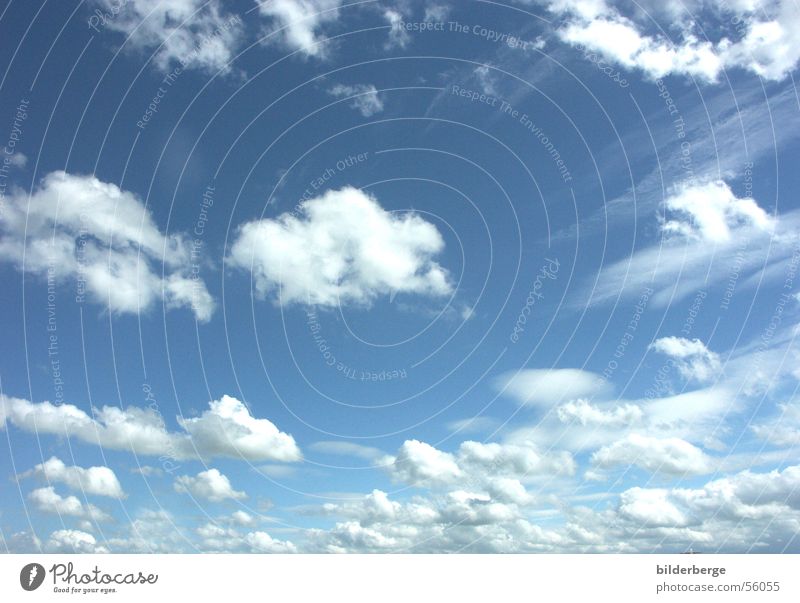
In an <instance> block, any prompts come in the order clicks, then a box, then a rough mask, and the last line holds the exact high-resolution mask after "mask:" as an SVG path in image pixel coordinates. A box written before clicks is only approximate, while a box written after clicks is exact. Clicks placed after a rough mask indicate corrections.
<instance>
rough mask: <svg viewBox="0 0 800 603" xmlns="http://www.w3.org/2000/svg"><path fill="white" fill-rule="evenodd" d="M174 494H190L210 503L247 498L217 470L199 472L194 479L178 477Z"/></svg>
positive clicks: (185, 476) (183, 476) (188, 476)
mask: <svg viewBox="0 0 800 603" xmlns="http://www.w3.org/2000/svg"><path fill="white" fill-rule="evenodd" d="M175 492H179V493H186V494H191V495H192V496H194V497H195V498H205V499H206V500H209V501H211V502H222V501H223V500H241V499H243V498H247V494H245V493H244V492H240V491H237V490H234V489H233V486H231V482H230V480H229V479H228V478H227V477H226V476H225V475H223V474H222V473H220V472H219V471H218V470H217V469H209V470H207V471H201V472H200V473H198V474H197V475H196V476H195V477H192V476H190V475H179V476H178V477H177V478H175Z"/></svg>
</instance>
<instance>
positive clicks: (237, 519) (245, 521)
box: [231, 509, 256, 526]
mask: <svg viewBox="0 0 800 603" xmlns="http://www.w3.org/2000/svg"><path fill="white" fill-rule="evenodd" d="M231 521H233V523H235V524H237V525H240V526H251V525H253V524H254V523H255V522H256V520H255V518H254V517H253V516H252V515H250V513H247V512H246V511H242V510H241V509H240V510H238V511H234V512H233V513H232V514H231Z"/></svg>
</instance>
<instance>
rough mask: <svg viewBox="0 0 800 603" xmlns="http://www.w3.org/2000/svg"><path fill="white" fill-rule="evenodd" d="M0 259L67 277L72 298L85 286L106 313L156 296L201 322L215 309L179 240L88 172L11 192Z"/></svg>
mask: <svg viewBox="0 0 800 603" xmlns="http://www.w3.org/2000/svg"><path fill="white" fill-rule="evenodd" d="M0 259H2V260H5V261H8V262H11V263H13V264H14V265H16V267H17V268H19V269H20V270H24V271H25V272H29V273H32V274H35V275H37V276H40V277H42V278H47V279H48V284H49V282H50V281H52V282H53V284H54V286H55V285H56V284H63V283H64V282H66V281H67V280H70V279H71V280H73V281H75V283H74V289H73V290H72V291H70V296H71V297H72V296H73V295H74V294H75V292H77V294H78V295H79V296H83V294H84V293H83V292H84V290H85V294H86V295H87V297H88V298H90V299H92V300H94V301H96V302H98V303H103V304H107V305H108V308H109V309H110V310H111V311H112V312H120V313H138V312H140V311H143V310H147V309H148V308H150V307H151V306H152V305H153V304H154V303H155V302H156V301H157V300H159V299H162V300H164V302H165V303H166V305H167V306H168V307H170V308H172V307H188V308H191V309H192V310H193V311H194V313H195V316H196V317H197V319H198V320H200V321H207V320H209V319H210V318H211V314H212V313H213V311H214V301H213V299H212V298H211V295H210V294H209V293H208V290H207V289H206V286H205V284H204V283H203V281H202V280H199V279H191V278H190V275H189V270H190V262H189V248H188V244H187V241H186V240H185V238H184V237H182V236H181V235H174V234H173V235H164V234H162V233H161V232H160V231H159V229H158V227H157V226H156V224H155V222H154V220H153V218H152V216H151V215H150V213H149V212H148V211H147V208H146V207H145V206H144V204H143V203H142V202H141V201H140V200H139V199H138V198H137V197H136V195H134V194H133V193H131V192H128V191H124V190H121V189H120V188H119V187H117V186H116V185H114V184H111V183H106V182H101V181H100V180H98V179H97V178H95V177H93V176H75V175H71V174H67V173H66V172H61V171H56V172H51V173H49V174H48V175H47V176H45V177H44V179H43V180H42V182H41V184H40V185H39V187H38V188H36V189H35V190H34V191H33V192H32V193H31V194H30V195H28V194H27V193H26V192H24V191H21V190H14V191H13V192H12V193H11V194H10V195H9V196H8V197H7V205H6V208H5V211H4V212H3V213H2V214H0ZM23 262H24V263H23ZM161 270H164V271H165V272H166V273H167V277H166V278H165V279H162V278H161V276H159V273H160V272H161Z"/></svg>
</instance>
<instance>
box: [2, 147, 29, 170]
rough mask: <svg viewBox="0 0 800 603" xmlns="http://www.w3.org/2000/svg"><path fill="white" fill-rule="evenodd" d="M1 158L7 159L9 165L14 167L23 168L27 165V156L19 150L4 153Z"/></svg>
mask: <svg viewBox="0 0 800 603" xmlns="http://www.w3.org/2000/svg"><path fill="white" fill-rule="evenodd" d="M3 160H4V161H7V162H8V164H9V165H11V166H12V167H15V168H24V167H25V166H26V165H28V157H27V156H26V155H25V154H24V153H20V152H19V151H15V152H14V153H12V154H11V155H8V154H6V156H5V157H3Z"/></svg>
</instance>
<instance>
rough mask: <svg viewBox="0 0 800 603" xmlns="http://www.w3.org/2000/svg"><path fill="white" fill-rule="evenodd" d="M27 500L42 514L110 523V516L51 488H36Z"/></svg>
mask: <svg viewBox="0 0 800 603" xmlns="http://www.w3.org/2000/svg"><path fill="white" fill-rule="evenodd" d="M28 499H29V500H30V501H31V502H32V503H33V504H34V505H36V508H37V509H39V510H40V511H42V512H43V513H52V514H54V515H69V516H71V517H81V518H85V519H90V520H92V521H111V516H110V515H108V513H106V512H105V511H102V510H101V509H99V508H97V507H96V506H94V505H92V504H86V505H84V504H83V503H82V502H81V501H80V500H78V498H77V497H76V496H61V495H60V494H59V493H58V492H56V491H55V489H54V488H53V487H52V486H48V487H46V488H37V489H36V490H32V491H31V492H30V493H29V494H28Z"/></svg>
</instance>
